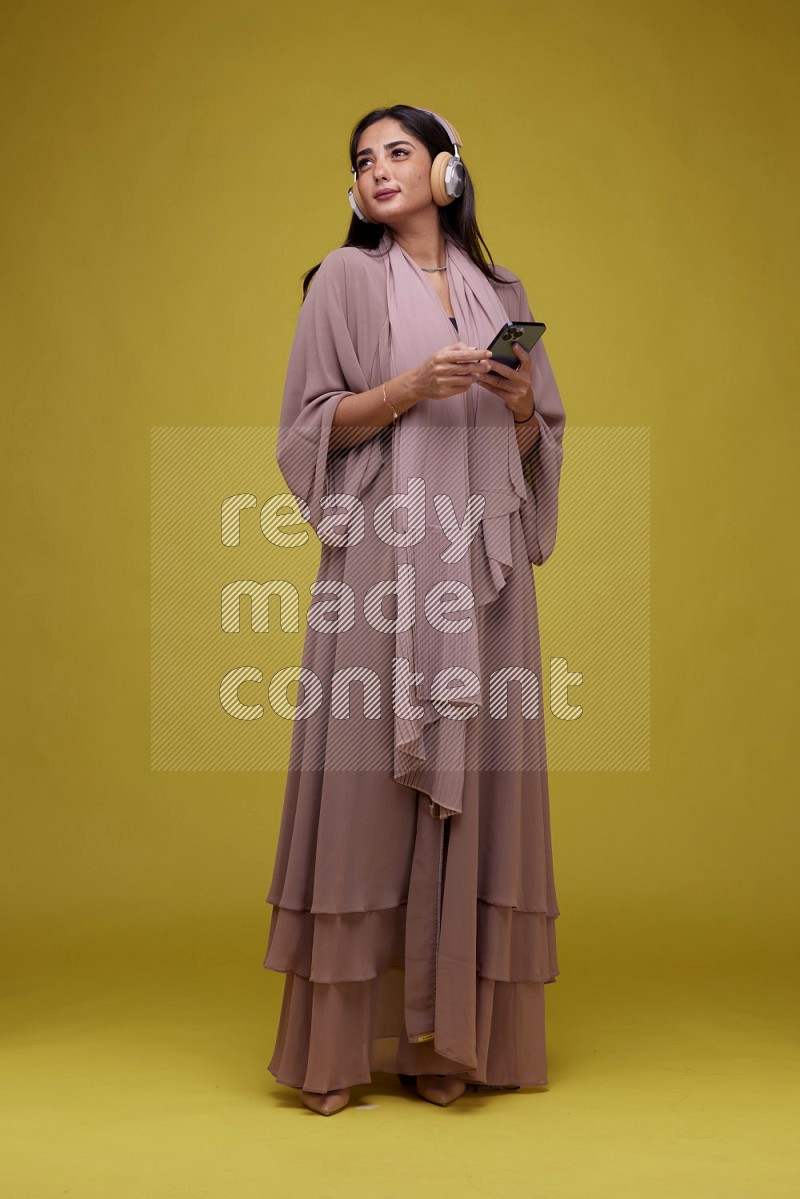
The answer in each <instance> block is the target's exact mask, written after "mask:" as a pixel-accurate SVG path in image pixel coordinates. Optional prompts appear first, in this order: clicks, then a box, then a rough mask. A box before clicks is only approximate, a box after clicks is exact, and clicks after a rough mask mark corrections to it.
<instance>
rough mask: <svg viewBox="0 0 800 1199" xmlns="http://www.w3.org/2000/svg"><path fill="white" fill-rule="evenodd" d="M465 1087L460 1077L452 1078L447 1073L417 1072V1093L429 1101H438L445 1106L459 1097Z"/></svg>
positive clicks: (441, 1105) (440, 1105)
mask: <svg viewBox="0 0 800 1199" xmlns="http://www.w3.org/2000/svg"><path fill="white" fill-rule="evenodd" d="M466 1089H467V1084H466V1083H465V1082H464V1081H463V1079H460V1078H452V1077H450V1076H448V1075H447V1074H419V1075H418V1076H417V1094H418V1095H421V1096H422V1098H423V1099H427V1100H428V1102H429V1103H438V1105H439V1107H446V1106H447V1104H448V1103H452V1102H453V1101H454V1100H455V1099H460V1098H461V1096H462V1095H463V1094H464V1092H465V1091H466Z"/></svg>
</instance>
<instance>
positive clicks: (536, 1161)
mask: <svg viewBox="0 0 800 1199" xmlns="http://www.w3.org/2000/svg"><path fill="white" fill-rule="evenodd" d="M563 930H564V925H563V924H562V935H561V943H560V956H561V969H562V974H561V977H560V978H559V979H558V981H557V982H556V983H555V984H553V985H552V986H551V987H548V990H547V1000H548V1007H547V1013H548V1016H547V1019H548V1045H549V1057H550V1087H549V1089H547V1090H540V1091H527V1092H525V1091H523V1092H512V1093H508V1094H493V1095H490V1096H486V1097H484V1096H480V1097H478V1096H475V1095H471V1094H469V1093H468V1094H467V1095H466V1096H464V1097H463V1098H462V1099H460V1100H458V1101H457V1102H456V1103H454V1104H453V1105H452V1106H450V1107H448V1108H438V1107H435V1106H434V1105H432V1104H429V1103H426V1102H424V1101H423V1100H421V1099H419V1098H416V1097H415V1096H414V1095H413V1094H412V1093H411V1092H409V1091H407V1090H405V1089H404V1088H402V1087H401V1086H400V1084H399V1082H397V1080H396V1079H394V1078H389V1077H388V1076H386V1075H376V1081H375V1083H374V1084H373V1085H371V1086H362V1087H358V1088H356V1089H355V1090H354V1092H353V1100H352V1101H351V1105H350V1107H348V1108H347V1109H346V1110H345V1111H343V1112H341V1113H338V1114H337V1115H335V1116H332V1117H328V1118H325V1117H322V1116H318V1115H315V1114H313V1113H311V1112H308V1111H306V1109H304V1108H302V1107H300V1106H299V1104H298V1102H297V1100H296V1094H295V1092H294V1091H291V1090H289V1089H288V1088H285V1087H280V1086H277V1085H276V1084H275V1083H274V1081H273V1080H272V1078H271V1076H269V1075H268V1074H267V1073H266V1069H265V1065H266V1061H267V1060H268V1057H269V1052H270V1050H271V1043H272V1036H273V1032H274V1025H275V1020H276V1016H277V1010H278V1002H279V998H280V983H281V980H280V978H279V976H277V975H274V974H272V972H268V971H264V970H262V969H261V967H260V965H259V961H258V957H259V952H260V950H261V944H260V940H259V935H260V933H259V931H258V930H257V931H256V934H255V936H254V937H253V936H252V931H253V930H252V927H251V928H250V929H248V933H247V935H246V936H245V937H243V936H242V930H241V928H237V927H236V925H235V924H232V925H231V926H230V928H229V929H228V933H229V935H228V936H227V937H226V935H225V929H224V927H223V928H221V929H218V930H216V931H215V933H214V934H213V936H212V935H211V933H210V932H209V934H208V938H207V944H206V948H205V949H204V948H203V947H202V946H201V945H200V944H197V945H194V944H192V941H191V937H190V936H187V935H184V933H183V931H180V932H178V931H177V930H175V931H172V932H170V934H169V935H167V934H165V933H164V932H163V931H162V932H161V933H160V934H157V933H148V934H145V935H143V936H142V935H140V936H133V935H131V934H129V933H124V932H122V931H119V932H118V933H117V934H116V935H115V936H114V937H113V938H106V939H103V938H99V939H85V938H84V939H81V940H77V941H76V944H75V946H74V947H73V948H71V949H69V950H67V949H65V947H64V946H61V947H60V948H54V947H52V946H51V947H49V948H48V947H47V946H46V945H41V946H39V947H33V946H32V945H28V946H27V947H25V946H22V947H20V954H21V955H22V957H23V958H24V959H26V960H27V965H25V964H24V963H23V965H22V966H21V967H19V968H16V969H15V971H14V973H13V975H12V980H11V984H10V986H9V985H8V984H7V985H6V988H5V991H6V995H5V1005H4V1014H3V1021H2V1027H3V1030H4V1042H5V1046H4V1048H5V1052H4V1055H3V1056H4V1062H3V1075H4V1078H5V1083H6V1087H5V1088H4V1093H5V1103H4V1108H3V1110H2V1113H1V1115H2V1128H3V1133H4V1137H3V1140H4V1142H5V1145H4V1154H3V1156H4V1159H5V1165H4V1170H3V1174H4V1176H5V1179H6V1182H5V1185H4V1194H5V1195H8V1196H10V1197H11V1199H29V1197H30V1199H34V1197H35V1199H45V1197H49V1196H53V1197H55V1196H63V1195H69V1196H75V1197H76V1199H77V1197H80V1199H93V1197H94V1196H97V1197H98V1199H99V1197H102V1199H110V1197H111V1196H113V1197H114V1199H126V1197H127V1196H148V1199H156V1197H160V1196H164V1197H165V1199H181V1197H183V1196H186V1197H187V1199H188V1197H190V1196H191V1197H192V1199H198V1197H199V1196H232V1197H236V1199H249V1197H250V1196H253V1197H255V1196H259V1197H261V1196H265V1195H270V1196H278V1197H280V1196H284V1195H286V1196H300V1195H302V1196H306V1195H308V1196H312V1195H313V1196H321V1197H323V1199H324V1197H327V1196H331V1197H333V1196H353V1195H363V1196H375V1197H378V1199H388V1197H390V1196H392V1197H394V1196H404V1197H405V1196H409V1195H415V1196H423V1195H427V1194H430V1195H436V1196H438V1197H441V1196H449V1195H453V1196H456V1195H458V1196H463V1195H474V1196H476V1197H478V1196H481V1197H483V1196H503V1197H505V1196H517V1195H524V1196H542V1197H543V1199H559V1197H560V1196H581V1197H583V1196H587V1197H591V1199H599V1197H601V1196H602V1197H605V1196H608V1197H609V1199H611V1197H613V1199H621V1197H623V1196H629V1195H630V1196H636V1197H637V1199H642V1197H649V1196H679V1197H680V1199H689V1197H690V1196H698V1197H700V1196H702V1197H704V1199H711V1197H712V1196H717V1195H719V1196H725V1197H726V1199H732V1197H734V1196H742V1197H743V1199H744V1197H747V1199H754V1197H757V1199H761V1197H762V1196H763V1197H765V1199H766V1197H773V1196H783V1195H786V1196H789V1195H791V1196H797V1195H798V1194H799V1193H800V1172H799V1171H798V1155H797V1148H796V1141H797V1127H798V1114H799V1113H798V1092H799V1090H800V1088H798V1082H800V1078H798V1074H799V1073H800V1072H799V1071H798V1055H797V1011H796V1008H795V1006H794V1000H793V997H792V992H791V989H790V987H789V986H788V984H785V983H784V984H782V983H781V979H780V971H779V969H778V963H777V962H776V961H769V960H765V958H764V956H763V954H761V953H759V952H756V947H755V946H754V945H753V943H752V941H749V934H747V933H746V931H745V941H746V942H749V943H744V944H743V946H742V952H741V959H742V960H737V957H736V954H731V955H729V958H728V960H724V961H721V962H720V961H717V962H710V963H708V962H707V963H705V964H702V965H695V966H694V967H691V966H688V965H684V967H683V968H679V967H678V966H676V962H677V961H678V960H679V957H677V956H676V952H675V945H672V946H671V947H670V946H667V947H666V948H665V951H664V952H665V956H666V958H667V965H666V968H662V966H661V964H660V961H659V949H658V947H655V946H653V945H650V947H649V949H648V952H647V954H646V955H642V956H641V957H640V958H638V959H637V958H636V956H635V955H634V954H630V953H629V954H628V956H627V964H626V965H624V966H622V965H618V966H616V967H614V966H611V965H609V964H608V963H607V964H606V966H605V968H604V969H601V968H600V966H599V965H598V963H599V962H600V961H602V954H601V953H600V952H599V951H598V949H597V947H596V945H595V946H594V948H593V949H592V950H591V951H590V952H587V951H583V950H581V949H580V947H579V946H578V945H577V944H575V943H571V941H570V937H569V935H565V933H564V931H563ZM207 931H208V930H207ZM194 935H195V937H196V936H197V930H195V934H194ZM573 940H574V938H573ZM680 941H681V938H680V937H676V943H679V942H680ZM209 944H210V945H211V948H209ZM176 946H179V948H176ZM221 946H225V948H220V947H221ZM745 959H746V960H745ZM9 1178H11V1180H12V1181H11V1182H10V1183H9V1182H8V1179H9Z"/></svg>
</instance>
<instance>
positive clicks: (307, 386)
mask: <svg viewBox="0 0 800 1199" xmlns="http://www.w3.org/2000/svg"><path fill="white" fill-rule="evenodd" d="M355 252H356V253H358V251H355ZM356 266H357V263H355V262H354V261H353V259H352V257H350V256H349V255H348V252H347V250H346V249H345V248H344V247H340V248H339V249H337V250H333V251H332V252H331V253H330V254H328V255H327V256H326V257H325V258H324V259H323V260H322V263H321V265H320V267H319V268H318V270H317V272H316V274H315V275H314V277H313V278H312V281H311V284H310V287H309V290H308V294H307V295H306V298H305V300H304V302H303V305H302V307H301V309H300V314H299V317H298V320H297V326H296V329H295V334H294V340H293V342H292V348H291V351H290V354H289V363H288V367H287V371H286V381H285V385H284V391H283V401H282V406H281V416H280V427H279V430H278V438H277V446H276V458H277V462H278V466H279V468H280V471H281V474H282V475H283V477H284V479H285V480H286V483H287V486H288V487H289V489H290V490H291V491H292V493H293V494H294V495H295V496H296V497H297V498H298V500H302V501H303V504H305V505H307V509H308V511H307V512H306V511H303V506H302V504H301V506H300V507H301V512H302V514H303V516H304V517H305V518H306V519H307V520H308V521H309V523H310V524H311V526H312V527H313V529H314V530H315V531H317V530H318V526H319V523H320V521H321V520H322V519H323V517H324V516H325V508H324V507H323V506H322V504H321V501H322V499H323V497H324V496H326V495H335V494H341V493H344V494H347V495H352V496H355V497H357V498H358V497H359V496H360V495H361V494H362V492H363V490H364V489H365V488H366V487H367V485H368V484H369V483H370V482H371V481H372V479H373V478H374V477H375V475H376V474H377V473H378V471H379V469H380V466H381V463H382V460H383V448H382V438H381V437H380V436H379V435H378V434H379V433H380V430H376V435H374V436H372V437H370V438H368V439H367V440H366V441H363V442H361V444H359V445H357V446H352V447H350V448H344V449H342V448H339V449H336V450H332V449H331V446H330V442H331V429H332V422H333V415H334V412H335V410H336V405H337V404H338V403H339V400H341V399H342V397H343V396H345V395H353V394H357V393H360V392H363V391H369V390H370V386H371V384H370V383H369V381H368V377H367V375H368V361H367V360H368V358H369V354H368V353H366V352H365V350H364V349H363V348H362V349H361V351H360V352H359V347H363V346H365V345H366V344H367V342H368V341H369V336H368V330H367V328H366V326H367V325H368V320H367V312H368V296H367V294H366V292H365V291H364V289H362V288H360V287H359V285H358V275H357V271H356V270H355V269H354V268H355V267H356ZM373 357H374V355H373Z"/></svg>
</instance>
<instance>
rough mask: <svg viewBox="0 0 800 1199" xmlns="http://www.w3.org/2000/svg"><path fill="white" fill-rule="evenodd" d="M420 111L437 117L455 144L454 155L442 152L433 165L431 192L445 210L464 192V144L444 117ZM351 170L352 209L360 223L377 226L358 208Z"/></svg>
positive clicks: (355, 173) (355, 178)
mask: <svg viewBox="0 0 800 1199" xmlns="http://www.w3.org/2000/svg"><path fill="white" fill-rule="evenodd" d="M415 107H416V105H415ZM419 111H420V112H427V113H430V115H431V116H432V117H435V118H436V120H437V121H438V122H439V124H440V125H441V126H442V128H443V129H444V131H445V133H446V134H447V136H448V138H449V139H450V141H451V142H452V143H453V153H452V154H448V153H447V151H446V150H442V152H441V154H437V155H436V157H435V158H434V160H433V162H432V163H431V192H432V193H433V199H434V203H436V204H438V205H439V207H440V208H443V207H444V205H445V204H452V202H453V200H456V199H458V197H459V196H460V195H461V193H462V192H463V191H464V164H463V162H462V161H461V158H460V156H459V153H458V147H459V146H461V145H463V142H462V141H461V138H460V137H459V136H458V133H457V132H456V130H455V129H454V128H453V126H452V125H451V124H449V122H447V121H445V119H444V117H440V116H439V114H438V113H436V112H432V111H431V109H430V108H421V109H419ZM350 170H351V172H352V174H353V186H352V187H351V188H350V190H349V191H348V193H347V198H348V200H349V201H350V207H351V208H352V210H353V212H354V213H355V214H356V216H357V217H358V219H359V220H360V221H366V223H367V224H368V225H375V224H377V223H378V222H376V221H373V220H370V218H369V217H368V216H365V215H364V213H363V212H362V211H361V209H360V208H359V206H358V201H359V200H361V203H362V204H363V203H364V201H363V200H362V199H361V193H360V191H359V190H358V170H357V168H356V167H351V168H350Z"/></svg>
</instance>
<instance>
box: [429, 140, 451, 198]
mask: <svg viewBox="0 0 800 1199" xmlns="http://www.w3.org/2000/svg"><path fill="white" fill-rule="evenodd" d="M452 157H453V155H452V154H448V153H447V151H446V150H442V152H441V154H437V155H436V157H435V158H434V160H433V162H432V164H431V192H432V194H433V200H434V203H435V204H438V205H439V207H440V208H443V207H444V206H445V204H452V203H453V200H455V198H456V197H455V196H448V194H447V192H446V191H445V186H444V179H445V174H446V172H447V168H448V166H449V164H450V160H451V159H452Z"/></svg>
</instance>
